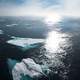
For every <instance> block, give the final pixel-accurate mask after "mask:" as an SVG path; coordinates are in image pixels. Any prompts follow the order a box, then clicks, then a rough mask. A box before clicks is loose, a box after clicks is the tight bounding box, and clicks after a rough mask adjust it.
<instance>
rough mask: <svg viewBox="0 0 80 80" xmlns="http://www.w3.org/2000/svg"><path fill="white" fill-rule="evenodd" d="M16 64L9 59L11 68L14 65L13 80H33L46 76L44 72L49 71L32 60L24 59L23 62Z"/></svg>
mask: <svg viewBox="0 0 80 80" xmlns="http://www.w3.org/2000/svg"><path fill="white" fill-rule="evenodd" d="M12 63H13V64H12ZM14 63H16V61H15V60H12V59H8V64H9V67H12V66H13V65H14V66H13V67H12V76H13V80H32V79H33V78H35V77H37V78H38V77H39V76H41V75H43V76H46V74H45V72H44V71H45V70H46V71H48V70H49V69H48V68H45V65H39V64H37V63H36V62H35V61H34V60H33V59H31V58H26V59H22V61H21V62H17V63H16V64H14ZM11 65H12V66H11ZM44 68H45V69H44Z"/></svg>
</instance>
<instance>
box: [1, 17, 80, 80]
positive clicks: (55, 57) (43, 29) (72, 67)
mask: <svg viewBox="0 0 80 80" xmlns="http://www.w3.org/2000/svg"><path fill="white" fill-rule="evenodd" d="M52 23H53V22H52V21H48V22H45V21H44V20H43V19H42V18H40V19H31V18H28V17H26V18H25V17H1V18H0V62H1V63H0V65H1V66H0V75H1V76H0V78H2V79H4V80H5V79H6V78H7V79H9V80H12V76H13V75H12V73H11V71H12V69H13V66H15V64H16V63H19V62H21V61H22V60H23V59H24V58H25V59H27V58H31V59H32V60H34V62H35V64H39V65H40V66H42V65H43V66H47V68H48V69H49V72H48V73H47V74H46V75H47V77H45V76H42V77H39V78H37V79H39V80H44V79H45V80H80V77H79V72H80V71H79V70H80V54H79V53H80V45H79V44H80V19H75V18H63V19H61V20H59V21H58V22H55V24H52ZM10 40H11V41H12V42H11V43H7V42H9V41H10ZM17 40H18V42H17ZM29 40H30V41H31V42H30V41H29ZM35 40H36V41H37V42H36V41H35ZM40 40H42V41H40ZM15 41H16V43H15V45H14V42H15ZM19 41H20V42H19ZM39 42H40V43H39ZM35 43H36V44H35ZM20 44H21V45H23V46H21V45H20ZM24 45H26V46H24ZM25 47H28V48H25ZM23 48H25V50H23ZM9 60H10V63H9V62H8V61H9ZM11 61H12V62H11ZM7 62H8V63H7ZM2 70H3V72H2V73H1V71H2ZM4 76H5V77H4ZM21 80H23V79H21ZM29 80H30V79H29Z"/></svg>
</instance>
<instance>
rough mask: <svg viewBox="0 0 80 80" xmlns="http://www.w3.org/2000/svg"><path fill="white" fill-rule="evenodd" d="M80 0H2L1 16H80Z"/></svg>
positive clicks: (0, 0) (0, 3) (0, 4)
mask: <svg viewBox="0 0 80 80" xmlns="http://www.w3.org/2000/svg"><path fill="white" fill-rule="evenodd" d="M79 7H80V0H0V16H21V15H22V16H28V15H33V16H35V15H37V16H41V15H47V14H48V13H50V14H56V13H58V14H59V15H62V16H64V15H66V16H80V9H79Z"/></svg>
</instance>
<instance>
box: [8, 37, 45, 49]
mask: <svg viewBox="0 0 80 80" xmlns="http://www.w3.org/2000/svg"><path fill="white" fill-rule="evenodd" d="M43 42H44V39H33V38H19V37H14V38H13V39H11V40H8V41H7V43H9V44H12V45H15V46H19V47H22V48H24V49H30V48H35V47H37V46H38V44H39V43H43Z"/></svg>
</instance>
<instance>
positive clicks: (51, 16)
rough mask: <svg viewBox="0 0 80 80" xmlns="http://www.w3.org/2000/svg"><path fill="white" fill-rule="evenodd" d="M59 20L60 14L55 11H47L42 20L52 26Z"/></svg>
mask: <svg viewBox="0 0 80 80" xmlns="http://www.w3.org/2000/svg"><path fill="white" fill-rule="evenodd" d="M60 20H61V16H60V15H59V14H57V13H47V14H46V15H45V18H44V22H45V23H46V24H47V25H49V26H52V25H54V24H56V23H57V22H59V21H60Z"/></svg>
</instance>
